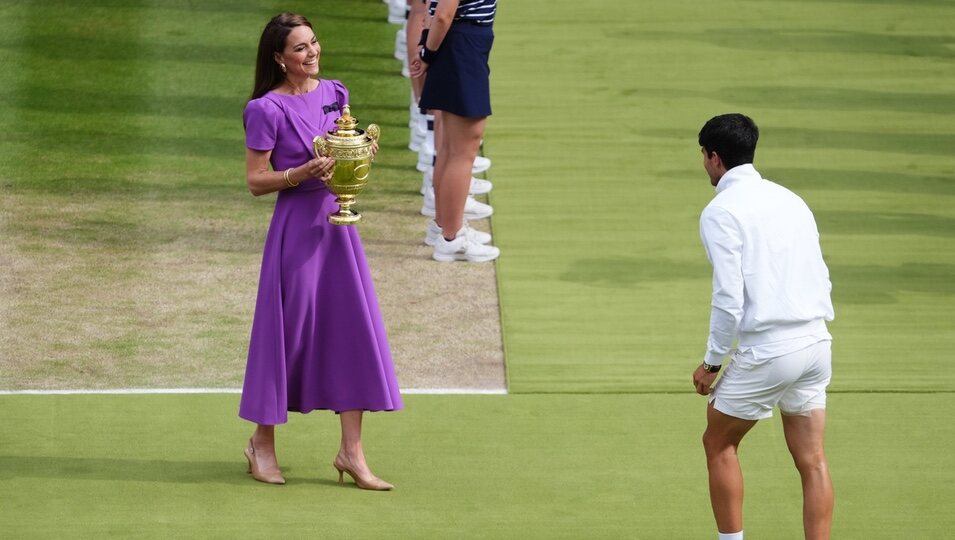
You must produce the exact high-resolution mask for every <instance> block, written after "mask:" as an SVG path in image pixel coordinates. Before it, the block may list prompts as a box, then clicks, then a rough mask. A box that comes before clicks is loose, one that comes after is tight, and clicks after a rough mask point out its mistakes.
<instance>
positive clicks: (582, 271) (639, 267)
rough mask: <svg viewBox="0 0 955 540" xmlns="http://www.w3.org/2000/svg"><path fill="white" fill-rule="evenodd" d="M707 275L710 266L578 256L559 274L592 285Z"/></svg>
mask: <svg viewBox="0 0 955 540" xmlns="http://www.w3.org/2000/svg"><path fill="white" fill-rule="evenodd" d="M709 275H710V267H709V266H708V265H706V264H701V263H687V262H685V261H673V260H667V259H640V258H636V257H607V258H601V259H578V260H576V261H574V262H572V263H570V265H569V266H568V267H567V270H565V271H564V272H563V273H562V274H561V275H560V280H561V281H569V282H571V283H581V284H584V285H590V286H592V287H636V286H638V285H641V284H644V283H658V282H666V281H675V280H680V279H700V278H704V279H706V278H708V277H709Z"/></svg>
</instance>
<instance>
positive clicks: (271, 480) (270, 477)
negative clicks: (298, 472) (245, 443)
mask: <svg viewBox="0 0 955 540" xmlns="http://www.w3.org/2000/svg"><path fill="white" fill-rule="evenodd" d="M242 454H243V455H245V459H246V460H248V462H249V469H248V472H249V473H250V474H252V478H255V479H256V480H258V481H259V482H265V483H266V484H284V483H285V478H283V477H282V472H281V471H279V470H278V469H274V470H268V471H263V470H260V469H259V464H258V462H257V461H256V460H255V447H254V446H252V439H249V447H248V448H246V449H245V450H244V451H243V452H242Z"/></svg>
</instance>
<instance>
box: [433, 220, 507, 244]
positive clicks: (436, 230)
mask: <svg viewBox="0 0 955 540" xmlns="http://www.w3.org/2000/svg"><path fill="white" fill-rule="evenodd" d="M464 234H465V235H467V237H468V238H470V239H471V241H472V242H476V243H478V244H482V245H483V244H489V243H491V235H490V234H488V233H486V232H484V231H479V230H477V229H472V228H471V227H470V226H469V225H468V224H467V222H465V223H464ZM440 237H441V227H439V226H438V223H437V222H436V221H435V220H433V219H429V220H428V230H427V232H426V233H425V235H424V243H425V245H426V246H433V245H434V244H435V243H436V242H437V241H438V238H440Z"/></svg>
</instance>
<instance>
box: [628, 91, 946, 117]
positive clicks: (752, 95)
mask: <svg viewBox="0 0 955 540" xmlns="http://www.w3.org/2000/svg"><path fill="white" fill-rule="evenodd" d="M618 91H619V93H620V94H621V95H622V96H623V97H625V98H638V99H643V100H647V99H653V100H654V101H660V100H663V101H669V100H672V99H692V100H699V99H718V100H720V101H721V102H723V103H726V104H728V105H733V106H739V107H747V108H748V107H765V106H766V104H767V103H768V104H771V105H772V107H773V109H785V110H796V111H801V110H825V111H887V112H915V113H936V114H937V113H944V114H951V113H955V94H952V93H949V92H946V93H938V92H935V93H932V92H889V91H880V90H863V89H857V88H835V87H799V86H772V85H767V86H728V87H723V88H720V89H718V91H713V90H712V89H707V90H692V89H686V88H645V87H642V86H634V87H624V88H621V89H619V90H618Z"/></svg>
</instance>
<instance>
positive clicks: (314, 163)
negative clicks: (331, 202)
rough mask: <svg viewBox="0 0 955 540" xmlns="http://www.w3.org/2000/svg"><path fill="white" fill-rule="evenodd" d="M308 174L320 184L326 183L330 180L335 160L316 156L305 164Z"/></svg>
mask: <svg viewBox="0 0 955 540" xmlns="http://www.w3.org/2000/svg"><path fill="white" fill-rule="evenodd" d="M305 167H306V168H307V169H308V174H309V175H310V176H313V177H315V178H318V179H319V180H321V181H322V182H326V183H327V182H328V181H329V180H331V179H332V172H333V171H334V170H335V160H334V159H332V158H330V157H325V156H318V157H317V158H315V159H311V160H309V161H308V162H306V163H305Z"/></svg>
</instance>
